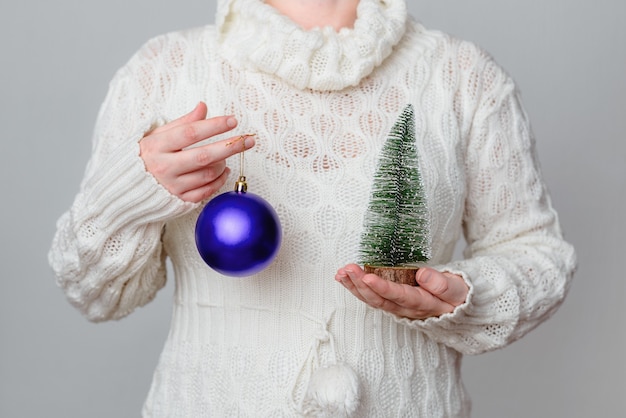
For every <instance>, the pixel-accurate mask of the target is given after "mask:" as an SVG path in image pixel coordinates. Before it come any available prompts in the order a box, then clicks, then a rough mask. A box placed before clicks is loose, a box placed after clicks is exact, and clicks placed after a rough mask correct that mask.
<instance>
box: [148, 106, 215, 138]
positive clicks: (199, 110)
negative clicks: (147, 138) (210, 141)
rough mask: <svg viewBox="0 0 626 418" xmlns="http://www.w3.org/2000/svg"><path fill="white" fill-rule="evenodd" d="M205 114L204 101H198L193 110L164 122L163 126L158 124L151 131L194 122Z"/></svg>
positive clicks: (204, 117)
mask: <svg viewBox="0 0 626 418" xmlns="http://www.w3.org/2000/svg"><path fill="white" fill-rule="evenodd" d="M206 115H207V106H206V103H204V102H199V103H198V104H197V105H196V107H194V108H193V110H192V111H191V112H189V113H187V114H186V115H183V116H181V117H179V118H178V119H174V120H173V121H171V122H169V123H166V124H165V125H163V126H159V127H158V128H156V129H154V130H153V131H152V132H151V133H153V134H155V133H160V132H165V131H167V130H170V129H172V128H175V127H177V126H181V125H184V124H186V123H190V122H195V121H199V120H203V119H206Z"/></svg>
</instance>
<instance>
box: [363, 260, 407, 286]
mask: <svg viewBox="0 0 626 418" xmlns="http://www.w3.org/2000/svg"><path fill="white" fill-rule="evenodd" d="M363 269H364V270H365V273H367V274H375V275H377V276H380V277H382V278H383V279H385V280H389V281H391V282H395V283H401V284H408V285H411V286H418V284H417V282H416V281H415V274H416V273H417V270H419V267H385V266H370V265H369V264H366V265H365V266H363Z"/></svg>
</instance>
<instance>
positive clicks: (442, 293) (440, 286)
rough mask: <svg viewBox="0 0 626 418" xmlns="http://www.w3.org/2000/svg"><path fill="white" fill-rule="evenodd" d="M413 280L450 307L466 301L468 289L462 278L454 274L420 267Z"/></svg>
mask: <svg viewBox="0 0 626 418" xmlns="http://www.w3.org/2000/svg"><path fill="white" fill-rule="evenodd" d="M415 279H416V281H417V283H418V284H419V285H420V287H422V288H423V289H424V290H426V291H428V292H429V293H430V294H432V295H433V296H436V297H437V298H439V299H441V300H443V301H444V302H447V303H449V304H450V305H453V306H459V305H461V304H462V303H464V302H465V300H466V299H467V293H468V292H469V288H468V286H467V284H466V283H465V281H464V280H463V278H462V277H461V276H457V275H456V274H452V273H441V272H439V271H437V270H435V269H432V268H429V267H422V268H420V269H419V270H418V271H417V273H416V275H415Z"/></svg>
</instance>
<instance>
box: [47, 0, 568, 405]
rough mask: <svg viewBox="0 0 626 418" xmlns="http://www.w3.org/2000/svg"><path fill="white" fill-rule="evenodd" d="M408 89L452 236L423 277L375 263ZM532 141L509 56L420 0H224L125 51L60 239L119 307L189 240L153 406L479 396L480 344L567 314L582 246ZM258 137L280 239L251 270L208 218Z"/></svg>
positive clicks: (141, 293)
mask: <svg viewBox="0 0 626 418" xmlns="http://www.w3.org/2000/svg"><path fill="white" fill-rule="evenodd" d="M198 103H199V104H198ZM409 104H410V105H412V106H413V107H414V109H415V126H416V136H417V138H416V147H417V149H418V151H419V155H420V170H421V174H422V179H423V183H424V188H425V192H426V197H427V201H428V206H429V215H428V217H429V224H430V237H431V253H432V258H431V263H430V265H431V267H430V268H424V269H421V270H419V272H418V274H417V276H416V281H417V282H418V283H419V285H420V286H419V287H413V286H407V285H400V284H395V283H390V282H387V281H384V280H382V279H381V278H379V277H378V276H375V275H372V274H365V272H364V271H363V270H362V269H361V267H360V266H358V265H357V264H355V262H356V261H357V258H358V252H359V240H360V236H361V233H362V229H363V226H362V225H363V218H364V215H365V212H366V209H367V206H368V199H369V195H370V191H371V187H372V178H373V174H374V171H375V168H376V163H377V159H378V155H379V152H380V150H381V148H382V145H383V143H384V141H385V139H386V137H387V133H388V132H389V130H390V129H391V127H392V126H393V124H394V123H395V121H396V120H397V118H398V116H399V115H400V113H401V112H402V110H403V109H404V108H405V106H407V105H409ZM190 109H193V110H191V111H189V110H190ZM183 114H184V116H182V117H180V115H183ZM224 115H226V116H224ZM207 116H208V119H207ZM248 133H254V137H246V136H245V135H243V134H248ZM239 138H242V139H241V140H239ZM235 143H243V145H242V146H233V144H235ZM533 143H534V140H533V138H532V134H531V131H530V127H529V123H528V121H527V119H526V115H525V113H524V111H523V109H522V107H521V104H520V101H519V95H518V93H517V90H516V88H515V85H514V83H513V81H512V80H511V78H510V77H509V76H507V74H506V73H505V72H504V71H503V70H502V69H501V68H499V67H498V66H497V65H496V64H495V63H494V61H493V60H492V59H491V58H490V57H489V56H488V55H487V54H485V53H484V52H483V51H482V50H480V49H479V48H477V47H476V46H474V45H472V44H471V43H468V42H463V41H460V40H457V39H454V38H452V37H449V36H447V35H445V34H442V33H439V32H435V31H430V30H427V29H425V28H424V27H423V26H421V25H420V24H419V23H417V21H416V20H414V19H413V18H411V17H409V16H407V11H406V4H405V1H404V0H361V1H357V0H344V1H341V0H335V1H332V0H326V1H311V0H297V1H294V0H267V1H265V2H262V1H261V0H221V1H218V10H217V19H216V24H215V25H211V26H207V27H203V28H197V29H193V30H189V31H183V32H176V33H170V34H167V35H164V36H160V37H158V38H155V39H153V40H151V41H150V42H148V43H147V44H146V45H145V46H144V47H142V48H141V49H140V51H139V52H138V53H137V54H136V55H135V56H134V57H133V58H132V59H131V60H130V61H129V62H128V63H127V65H125V66H124V67H123V68H122V69H121V70H120V71H119V72H118V73H117V74H116V76H115V78H114V80H113V81H112V83H111V86H110V90H109V93H108V95H107V97H106V99H105V102H104V104H103V106H102V110H101V113H100V115H99V118H98V123H97V126H96V130H95V138H94V152H93V156H92V159H91V161H90V163H89V165H88V168H87V171H86V174H85V179H84V181H83V183H82V184H81V190H80V192H79V194H78V195H77V197H76V200H75V201H74V204H73V205H72V207H71V209H70V210H69V211H68V212H67V213H66V214H64V215H63V216H62V217H61V219H60V220H59V223H58V231H57V234H56V236H55V239H54V242H53V246H52V249H51V252H50V262H51V265H52V266H53V268H54V269H55V271H56V273H57V277H58V282H59V285H60V286H61V287H62V288H63V289H64V290H65V292H66V294H67V296H68V298H69V300H70V301H71V302H72V303H73V304H74V305H75V306H76V307H77V308H78V309H80V310H81V311H82V312H83V313H84V314H85V315H86V316H87V317H88V318H89V319H91V320H94V321H103V320H109V319H117V318H121V317H123V316H125V315H127V314H129V313H131V312H132V311H133V310H134V309H135V308H136V307H138V306H142V305H144V304H146V303H147V302H149V301H150V300H151V299H152V298H153V297H154V295H155V294H156V292H157V291H158V290H159V289H161V288H162V287H163V285H164V283H165V273H166V269H165V259H166V257H169V258H170V259H171V261H172V264H173V266H174V272H175V276H176V291H175V296H174V306H173V319H172V325H171V331H170V334H169V337H168V340H167V342H166V345H165V348H164V350H163V353H162V355H161V359H160V362H159V365H158V367H157V369H156V371H155V375H154V380H153V383H152V387H151V390H150V392H149V395H148V399H147V400H146V403H145V406H144V411H143V414H144V416H155V417H161V416H163V417H165V416H167V417H170V416H218V417H222V416H254V417H260V416H329V417H331V416H332V417H337V416H359V417H365V416H367V417H384V416H398V415H400V414H402V415H405V416H413V417H418V416H423V417H435V416H446V417H451V416H458V417H465V416H469V413H470V412H469V411H470V402H469V399H468V397H467V393H466V391H465V389H464V388H463V385H462V382H461V377H460V364H461V358H462V355H463V354H469V353H471V354H475V353H481V352H485V351H489V350H494V349H497V348H500V347H503V346H505V345H507V344H509V343H511V342H513V341H515V340H517V339H518V338H520V337H522V336H523V335H524V334H525V333H526V332H528V331H529V330H531V329H532V328H534V327H535V326H537V325H538V324H539V323H541V322H542V321H543V320H545V319H546V318H548V317H549V316H550V315H551V314H552V313H553V312H554V311H555V309H556V308H557V307H558V306H559V305H560V303H561V302H562V300H563V298H564V296H565V294H566V292H567V289H568V285H569V281H570V279H571V276H572V274H573V271H574V268H575V255H574V251H573V249H572V248H571V246H570V245H569V244H567V243H566V242H565V241H564V240H563V239H562V236H561V232H560V227H559V224H558V219H557V215H556V213H555V211H554V210H553V208H552V206H551V203H550V199H549V196H548V194H547V191H546V188H545V186H544V184H543V181H542V179H541V175H540V172H539V169H538V164H537V158H536V156H535V151H534V145H533ZM243 148H245V149H247V150H248V151H246V162H245V164H246V167H245V171H246V173H247V175H248V177H249V183H250V187H251V189H252V190H254V192H255V193H257V194H259V195H261V196H263V197H264V198H265V199H266V200H268V201H269V202H270V203H271V204H272V205H273V206H274V207H275V208H276V209H277V211H278V213H279V216H280V219H281V223H282V226H283V244H282V248H281V250H280V252H279V254H278V256H277V258H276V260H275V261H274V262H273V264H272V265H271V266H270V267H269V268H267V269H266V270H264V271H262V272H260V273H258V274H256V275H255V277H252V278H246V279H233V278H228V277H224V276H221V275H220V274H218V273H216V272H214V271H212V270H211V269H209V268H208V267H207V266H206V265H205V264H204V263H203V262H202V259H201V258H200V257H199V255H198V253H197V251H196V248H195V243H194V232H193V231H194V226H195V221H196V219H197V216H198V214H199V211H200V210H201V208H202V203H203V202H204V201H206V199H208V198H210V197H211V196H213V195H214V194H215V193H217V192H221V191H226V190H229V189H231V188H232V184H233V183H234V180H235V179H234V177H233V176H232V175H231V169H229V168H227V166H226V164H227V163H228V164H229V165H231V166H232V170H235V171H234V172H237V169H238V168H239V167H238V159H236V158H235V159H231V160H228V161H227V159H228V157H230V156H232V155H234V154H235V153H238V152H240V151H241V150H242V149H243ZM461 234H464V236H465V239H466V240H467V243H468V246H467V248H466V251H465V259H464V260H458V261H452V260H451V258H452V255H453V252H454V247H455V244H456V242H457V241H458V239H459V237H460V236H461ZM333 277H334V278H335V280H336V281H338V282H340V283H341V284H342V285H343V286H340V285H337V283H335V282H334V281H333V280H332V278H333Z"/></svg>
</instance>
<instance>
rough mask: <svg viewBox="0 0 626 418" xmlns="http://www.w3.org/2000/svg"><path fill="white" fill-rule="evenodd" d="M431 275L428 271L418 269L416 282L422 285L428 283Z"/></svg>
mask: <svg viewBox="0 0 626 418" xmlns="http://www.w3.org/2000/svg"><path fill="white" fill-rule="evenodd" d="M431 274H432V273H431V272H430V270H426V269H420V270H419V271H418V274H417V281H418V282H419V283H422V284H425V283H428V281H429V280H430V276H431Z"/></svg>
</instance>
